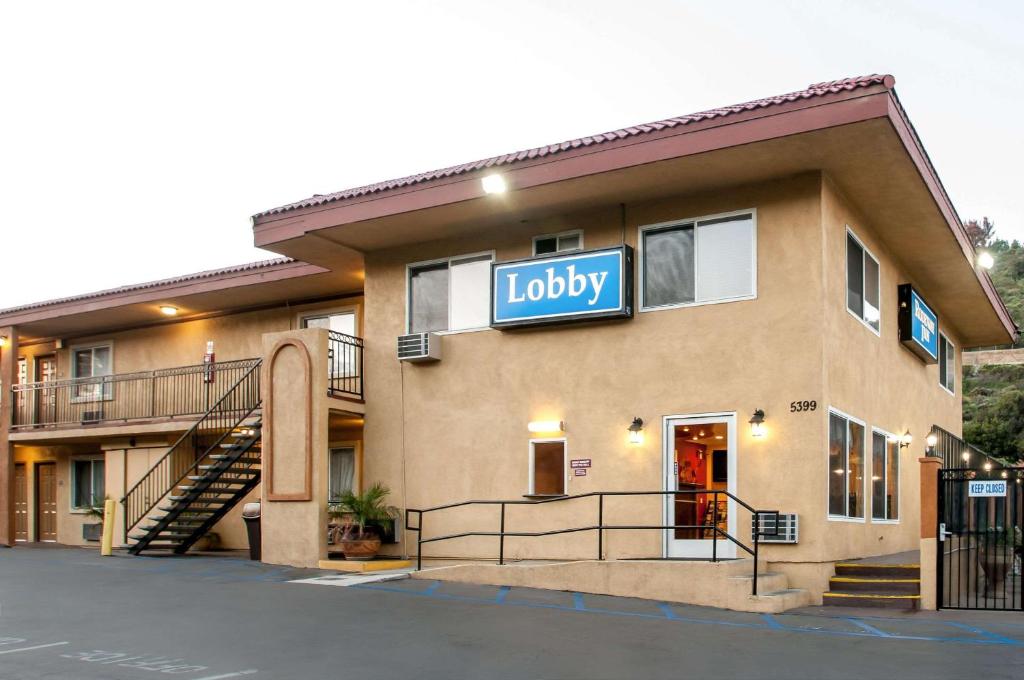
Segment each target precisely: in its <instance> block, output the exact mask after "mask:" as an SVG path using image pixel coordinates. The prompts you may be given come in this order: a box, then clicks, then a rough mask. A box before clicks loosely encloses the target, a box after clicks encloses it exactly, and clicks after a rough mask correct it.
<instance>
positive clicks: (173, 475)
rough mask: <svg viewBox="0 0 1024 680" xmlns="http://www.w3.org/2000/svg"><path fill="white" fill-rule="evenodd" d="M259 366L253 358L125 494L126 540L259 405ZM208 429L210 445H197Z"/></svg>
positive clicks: (257, 361)
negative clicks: (228, 386)
mask: <svg viewBox="0 0 1024 680" xmlns="http://www.w3.org/2000/svg"><path fill="white" fill-rule="evenodd" d="M262 363H263V361H262V359H257V360H256V361H255V363H254V364H253V365H252V366H250V367H249V370H248V371H246V372H245V374H244V375H243V376H242V377H241V378H239V379H238V381H237V382H235V383H234V384H233V385H232V386H231V388H230V389H229V390H227V392H225V394H224V396H222V397H221V398H220V399H219V400H218V401H217V403H215V404H214V405H213V406H211V407H210V409H209V410H208V411H207V412H206V413H205V414H204V415H203V417H202V418H200V419H199V420H198V421H196V423H195V424H194V425H193V426H192V427H191V428H189V430H188V431H187V432H185V433H184V434H182V435H181V436H180V437H179V438H178V440H177V441H176V442H174V444H173V445H172V446H171V447H170V448H169V449H168V450H167V453H165V454H164V455H163V456H162V457H161V458H160V460H158V461H157V462H156V463H154V464H153V466H152V467H151V468H150V469H149V471H148V472H146V474H145V475H143V476H142V478H141V479H139V481H138V482H136V483H135V485H134V486H132V488H131V489H129V490H128V492H127V493H125V495H124V497H123V498H122V499H121V503H122V505H124V531H125V536H126V537H127V535H128V532H129V531H130V530H131V528H132V527H134V526H135V525H136V524H138V523H139V522H141V521H142V520H143V519H144V518H145V517H146V516H147V515H149V513H150V512H152V511H153V508H155V507H156V506H157V504H158V503H160V501H161V500H163V498H164V497H165V496H166V495H167V494H168V493H169V492H170V491H171V490H173V489H174V488H175V487H176V486H177V485H178V484H179V483H180V482H181V481H182V480H183V479H185V478H186V477H187V476H188V475H189V473H190V472H192V470H194V469H195V468H196V466H197V465H198V464H199V463H200V462H201V461H202V460H203V459H204V458H205V457H206V456H207V455H208V454H209V453H210V451H212V450H213V449H215V448H217V447H218V446H219V445H220V444H221V443H222V442H223V441H224V439H225V437H227V435H228V434H229V433H230V432H231V430H232V429H233V428H234V427H235V425H236V424H237V423H240V422H242V421H244V420H245V418H246V417H248V416H249V415H250V414H251V413H252V412H253V411H254V410H255V409H256V408H257V407H258V406H259V404H260V403H262V399H261V397H260V366H261V365H262ZM239 400H240V401H239ZM239 414H241V415H239ZM208 430H212V434H213V435H214V436H215V438H214V441H213V443H212V444H210V443H208V442H203V443H200V441H199V440H200V438H201V436H202V435H203V434H205V433H206V432H207V431H208ZM140 496H141V498H140Z"/></svg>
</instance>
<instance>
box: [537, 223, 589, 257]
mask: <svg viewBox="0 0 1024 680" xmlns="http://www.w3.org/2000/svg"><path fill="white" fill-rule="evenodd" d="M570 250H583V230H582V229H573V230H572V231H563V232H561V233H558V234H544V235H543V236H534V237H533V254H534V255H547V254H549V253H564V252H567V251H570Z"/></svg>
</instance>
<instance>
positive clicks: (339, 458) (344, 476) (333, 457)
mask: <svg viewBox="0 0 1024 680" xmlns="http://www.w3.org/2000/svg"><path fill="white" fill-rule="evenodd" d="M356 449H357V447H356V445H355V444H354V443H345V444H338V445H336V446H332V447H331V448H330V450H329V451H328V456H329V458H328V461H327V463H328V480H327V498H328V499H329V500H331V501H334V500H336V499H337V498H338V497H339V496H340V495H341V494H342V493H343V492H345V491H358V490H359V470H358V464H359V460H358V454H357V450H356Z"/></svg>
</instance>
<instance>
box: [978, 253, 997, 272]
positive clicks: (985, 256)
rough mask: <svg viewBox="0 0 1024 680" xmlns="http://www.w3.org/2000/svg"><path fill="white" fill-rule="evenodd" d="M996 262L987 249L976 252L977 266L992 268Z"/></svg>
mask: <svg viewBox="0 0 1024 680" xmlns="http://www.w3.org/2000/svg"><path fill="white" fill-rule="evenodd" d="M995 264H996V259H995V258H994V257H992V253H990V252H988V251H987V250H983V251H981V252H980V253H978V266H979V267H981V268H982V269H992V267H994V266H995Z"/></svg>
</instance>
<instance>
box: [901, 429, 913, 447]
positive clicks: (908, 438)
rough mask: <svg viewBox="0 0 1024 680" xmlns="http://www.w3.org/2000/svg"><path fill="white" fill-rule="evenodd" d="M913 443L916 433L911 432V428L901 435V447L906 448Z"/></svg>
mask: <svg viewBox="0 0 1024 680" xmlns="http://www.w3.org/2000/svg"><path fill="white" fill-rule="evenodd" d="M913 443H914V435H912V434H910V430H907V431H906V432H904V433H903V436H902V437H900V448H901V449H905V448H907V447H908V446H910V445H911V444H913Z"/></svg>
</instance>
